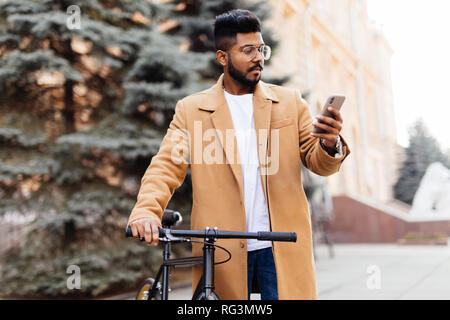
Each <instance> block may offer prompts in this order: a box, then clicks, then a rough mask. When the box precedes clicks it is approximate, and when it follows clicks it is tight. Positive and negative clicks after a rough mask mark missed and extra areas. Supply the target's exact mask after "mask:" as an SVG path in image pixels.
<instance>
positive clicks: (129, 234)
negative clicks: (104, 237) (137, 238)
mask: <svg viewBox="0 0 450 320" xmlns="http://www.w3.org/2000/svg"><path fill="white" fill-rule="evenodd" d="M125 237H126V238H132V237H133V232H132V231H131V227H130V226H128V227H127V228H126V229H125Z"/></svg>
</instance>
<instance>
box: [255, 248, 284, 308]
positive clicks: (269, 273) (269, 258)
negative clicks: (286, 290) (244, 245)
mask: <svg viewBox="0 0 450 320" xmlns="http://www.w3.org/2000/svg"><path fill="white" fill-rule="evenodd" d="M253 277H255V278H256V280H257V281H258V285H259V289H260V291H261V300H278V289H277V273H276V270H275V261H274V259H273V253H272V248H271V247H269V248H264V249H259V250H254V251H249V252H248V253H247V285H248V300H250V293H251V291H252V281H253Z"/></svg>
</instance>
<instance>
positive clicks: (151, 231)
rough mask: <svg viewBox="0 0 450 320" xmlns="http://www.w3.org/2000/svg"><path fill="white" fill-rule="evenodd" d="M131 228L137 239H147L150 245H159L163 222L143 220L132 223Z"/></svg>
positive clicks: (149, 219) (152, 219) (153, 219)
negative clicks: (159, 229) (159, 230)
mask: <svg viewBox="0 0 450 320" xmlns="http://www.w3.org/2000/svg"><path fill="white" fill-rule="evenodd" d="M130 227H131V231H132V232H133V237H135V238H136V239H138V240H139V239H141V238H145V242H147V243H148V244H153V245H155V246H157V245H158V240H159V232H158V227H159V228H161V221H159V219H158V218H156V217H154V218H153V217H152V218H141V219H138V220H136V221H133V222H132V223H130Z"/></svg>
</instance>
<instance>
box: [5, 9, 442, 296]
mask: <svg viewBox="0 0 450 320" xmlns="http://www.w3.org/2000/svg"><path fill="white" fill-rule="evenodd" d="M236 8H245V9H249V10H251V11H252V12H254V13H255V14H256V15H257V16H258V17H259V18H260V19H261V20H262V23H263V38H264V41H265V42H266V43H267V44H269V45H270V46H271V47H272V48H273V53H272V58H271V59H270V60H269V63H268V64H267V66H266V68H265V71H264V73H263V80H264V81H266V82H270V83H275V84H280V85H284V86H288V87H294V88H297V89H300V91H301V92H302V95H303V98H305V99H306V100H307V102H308V103H309V106H310V111H311V114H312V115H315V114H317V113H318V112H320V110H321V108H322V105H323V103H324V102H325V101H326V99H327V97H328V96H329V95H330V94H332V93H340V94H344V95H345V96H346V98H347V99H346V102H345V103H344V106H343V108H342V111H341V112H342V115H343V118H344V127H343V131H342V136H343V137H344V138H345V139H346V141H347V142H348V144H349V145H350V149H351V151H352V154H351V155H350V156H349V157H348V159H346V161H345V162H344V163H343V166H342V167H341V170H340V172H339V173H337V174H335V175H333V176H331V177H328V178H322V177H319V176H316V175H314V174H312V173H310V172H309V171H307V170H304V172H303V174H304V185H303V187H304V190H305V192H306V194H307V197H308V199H309V201H310V209H311V221H312V227H313V235H314V248H315V250H314V251H315V258H316V264H317V265H316V267H317V281H318V289H319V299H320V298H323V299H327V298H330V299H358V298H359V299H361V298H366V299H380V298H384V299H402V298H403V299H408V298H411V299H413V298H420V299H424V298H430V297H434V298H447V299H448V298H450V291H449V289H447V291H445V290H444V289H442V288H443V286H442V284H443V281H447V283H448V282H449V277H447V276H446V275H445V272H443V271H442V272H441V271H440V270H445V269H447V270H448V267H450V260H449V257H450V255H449V253H450V252H449V250H448V237H449V235H450V209H449V208H450V133H449V132H448V124H447V122H448V116H449V115H450V113H449V111H448V107H450V106H449V103H448V99H446V96H445V94H446V93H447V92H448V91H449V90H448V89H450V88H448V87H449V82H448V81H446V77H445V76H446V75H447V74H448V72H449V71H450V67H449V62H448V59H447V57H448V55H449V53H450V52H449V45H448V42H446V41H445V39H446V37H447V36H448V35H447V34H446V32H447V31H448V30H449V26H448V24H449V22H448V21H447V20H446V17H444V16H443V14H444V13H445V12H448V10H446V9H450V8H449V4H447V1H445V0H432V1H429V2H427V4H426V5H425V4H424V2H423V1H422V2H420V1H416V0H414V1H406V0H395V1H389V2H388V1H385V0H381V1H380V0H376V1H375V0H367V1H366V0H276V1H275V0H266V1H255V0H246V1H233V0H229V1H214V0H208V1H201V0H173V1H171V0H164V1H163V0H159V1H156V0H153V1H152V0H134V1H131V0H116V1H114V0H110V1H107V0H89V1H88V0H85V1H83V0H80V1H69V0H67V1H64V0H23V1H13V0H10V1H8V0H3V1H0V55H1V61H0V146H1V147H0V288H1V289H0V298H19V299H20V298H44V299H48V298H50V299H55V298H106V297H111V296H113V295H117V294H123V293H126V292H131V291H133V290H135V289H136V288H137V284H138V283H139V282H140V281H142V280H143V279H145V278H146V277H148V276H153V275H154V274H155V271H156V270H157V267H158V266H159V265H158V263H160V262H161V248H160V247H158V248H154V247H148V246H145V245H143V244H141V243H136V241H132V240H130V239H125V238H124V232H123V231H124V227H125V225H126V221H127V219H128V215H129V214H130V212H131V209H132V207H133V206H134V203H135V201H136V196H137V193H138V190H139V186H140V179H141V177H142V175H143V174H144V171H145V169H146V168H147V166H148V165H149V163H150V160H151V158H152V156H153V155H154V154H156V152H157V151H158V149H159V144H160V142H161V140H162V137H163V136H164V134H165V132H166V130H167V127H168V125H169V123H170V121H171V119H172V116H173V113H174V108H175V104H176V102H177V100H178V99H181V98H183V97H184V96H186V95H189V94H191V93H194V92H198V91H200V90H203V89H205V88H208V87H210V86H211V85H213V84H214V83H215V82H216V80H217V78H218V76H219V75H220V74H221V68H220V65H219V64H218V63H217V62H216V61H215V50H214V44H213V35H212V23H213V21H214V18H215V16H217V15H219V14H221V13H223V12H226V11H228V10H232V9H236ZM446 107H447V108H446ZM191 192H192V188H191V180H190V174H189V172H188V174H187V176H186V179H185V181H184V183H183V185H182V186H181V187H180V188H179V189H177V190H176V191H175V193H174V196H173V198H172V200H171V201H170V203H169V205H168V208H170V209H176V210H179V211H180V212H181V213H182V214H183V216H184V224H183V225H181V226H180V227H181V228H189V213H190V210H191V202H192V197H191ZM189 254H190V249H189V247H187V246H183V245H177V246H174V247H173V254H172V257H181V256H186V255H189ZM70 266H77V267H79V270H80V272H81V286H80V287H79V288H75V289H74V288H69V287H70V286H68V277H70V276H71V275H72V273H71V271H69V269H68V268H69V267H70ZM407 271H408V272H407ZM189 276H190V271H188V272H185V273H182V272H181V273H174V281H175V282H176V283H186V282H188V280H189ZM447 287H448V288H450V283H449V285H448V286H447ZM439 288H440V289H439ZM189 290H190V288H189ZM189 290H188V291H189ZM436 292H438V293H436ZM180 297H183V296H180Z"/></svg>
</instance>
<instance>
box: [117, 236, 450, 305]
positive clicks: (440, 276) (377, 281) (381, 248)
mask: <svg viewBox="0 0 450 320" xmlns="http://www.w3.org/2000/svg"><path fill="white" fill-rule="evenodd" d="M334 253H335V257H334V258H329V256H328V250H327V248H326V247H325V246H322V245H321V246H318V247H317V250H316V277H317V279H316V280H317V290H318V298H319V300H333V299H335V300H376V299H385V300H415V299H424V300H427V299H436V300H449V299H450V247H448V246H401V245H396V244H337V245H335V246H334ZM191 296H192V291H191V286H190V285H189V286H186V285H181V286H179V287H178V288H177V289H175V288H174V289H173V290H172V291H171V293H170V294H169V298H170V300H186V299H190V298H191ZM124 298H125V297H124ZM128 298H134V296H133V297H131V296H130V297H128ZM259 298H260V295H259V294H252V300H258V299H259ZM125 299H126V298H125Z"/></svg>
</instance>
